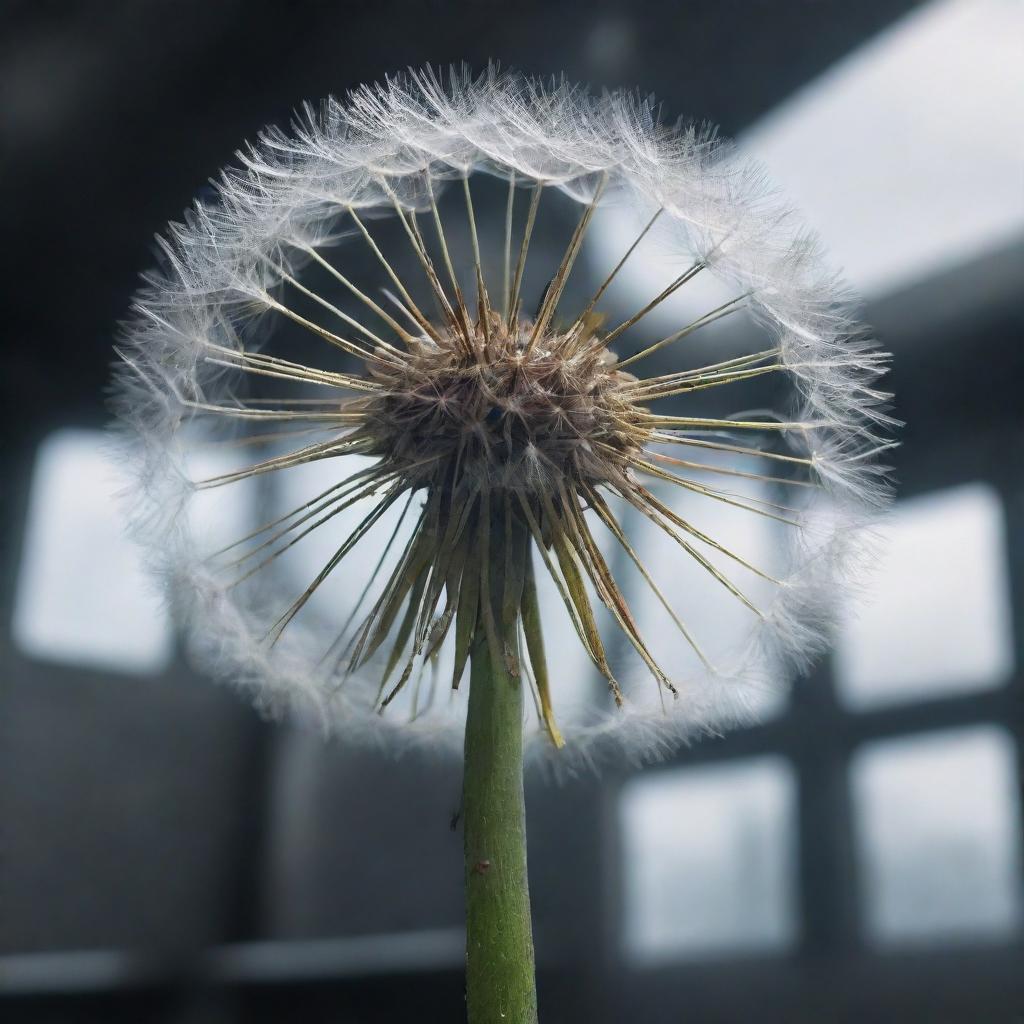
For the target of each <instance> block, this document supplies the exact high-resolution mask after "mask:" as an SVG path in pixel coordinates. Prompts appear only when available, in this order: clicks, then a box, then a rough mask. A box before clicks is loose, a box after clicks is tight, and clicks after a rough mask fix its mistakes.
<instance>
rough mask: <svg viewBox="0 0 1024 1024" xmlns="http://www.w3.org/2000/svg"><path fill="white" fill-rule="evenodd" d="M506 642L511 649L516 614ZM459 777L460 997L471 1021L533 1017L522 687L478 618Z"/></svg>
mask: <svg viewBox="0 0 1024 1024" xmlns="http://www.w3.org/2000/svg"><path fill="white" fill-rule="evenodd" d="M499 630H500V631H501V632H503V633H504V638H503V639H504V642H505V644H506V645H507V647H508V649H509V650H513V651H514V650H515V649H516V632H515V623H514V622H513V623H512V624H511V625H510V626H505V627H504V628H503V627H501V626H499ZM470 657H471V668H470V689H469V713H468V716H467V719H466V760H465V778H464V780H463V796H462V800H463V822H464V829H465V849H466V1003H467V1008H468V1011H469V1021H470V1024H535V1022H536V1020H537V992H536V984H535V981H534V961H533V931H532V927H531V924H530V890H529V884H528V881H527V877H526V802H525V799H524V797H523V726H522V716H523V687H522V685H521V681H520V680H519V679H517V678H515V677H514V676H512V675H511V674H510V673H509V671H508V669H507V667H506V666H505V665H504V664H502V663H501V662H500V661H498V663H497V664H495V663H494V661H493V660H492V657H491V645H489V644H488V642H487V633H486V629H485V628H484V625H483V623H482V622H481V623H480V624H479V625H478V627H477V630H476V635H475V637H474V641H473V649H472V653H471V656H470Z"/></svg>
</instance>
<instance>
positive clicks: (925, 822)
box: [852, 727, 1021, 945]
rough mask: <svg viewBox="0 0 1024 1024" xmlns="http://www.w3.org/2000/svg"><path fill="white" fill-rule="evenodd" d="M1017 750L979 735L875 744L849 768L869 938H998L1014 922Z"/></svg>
mask: <svg viewBox="0 0 1024 1024" xmlns="http://www.w3.org/2000/svg"><path fill="white" fill-rule="evenodd" d="M1015 764H1016V758H1015V752H1014V746H1013V743H1012V742H1011V740H1010V738H1009V736H1008V735H1007V734H1006V733H1005V732H1003V731H1002V730H1001V729H997V728H994V727H983V728H976V729H964V730H958V731H956V732H946V733H939V734H932V735H930V736H926V737H920V738H914V739H899V740H886V741H884V742H879V743H873V744H871V745H870V746H869V747H867V748H866V749H864V750H863V751H862V752H861V753H860V755H859V756H857V757H856V758H855V760H854V762H853V766H852V782H853V796H854V807H855V815H856V817H855V820H856V824H857V837H858V841H859V842H858V847H859V853H860V858H861V870H862V882H863V887H864V897H865V919H866V925H867V931H868V935H869V937H870V938H871V939H872V940H874V941H875V942H877V943H879V944H881V945H891V944H903V943H922V942H936V941H942V940H948V939H950V938H954V937H960V938H986V937H987V938H995V937H1000V936H1005V935H1007V934H1009V933H1011V932H1012V931H1014V930H1015V929H1017V928H1018V927H1019V925H1020V920H1021V890H1020V871H1021V843H1020V829H1021V820H1020V805H1019V801H1018V792H1017V781H1016V778H1017V776H1016V771H1015Z"/></svg>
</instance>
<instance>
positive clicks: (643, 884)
mask: <svg viewBox="0 0 1024 1024" xmlns="http://www.w3.org/2000/svg"><path fill="white" fill-rule="evenodd" d="M795 814H796V810H795V794H794V783H793V776H792V772H791V770H790V767H789V765H788V763H787V762H786V761H784V760H783V759H782V758H777V757H765V758H758V759H756V760H748V761H743V762H741V763H738V764H731V765H728V766H724V767H721V766H714V767H708V768H694V769H690V768H687V769H678V770H675V771H663V772H658V773H654V774H652V775H648V776H643V777H640V778H637V779H636V780H634V781H633V782H631V783H630V784H629V785H628V786H627V788H626V790H625V791H624V793H623V797H622V805H621V823H622V830H623V841H622V846H623V858H624V859H623V866H624V888H625V893H624V907H625V914H624V917H625V937H624V938H625V946H626V952H627V954H628V955H629V956H630V957H631V958H632V959H634V960H636V961H638V962H641V963H650V962H655V961H658V960H664V959H667V958H672V957H674V956H692V955H701V954H704V953H712V952H723V951H732V950H753V949H777V948H779V947H783V946H785V945H787V944H788V943H790V942H791V941H792V939H793V936H794V933H795V916H794V910H793V861H794V839H793V835H794V827H795Z"/></svg>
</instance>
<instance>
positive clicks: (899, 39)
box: [740, 0, 1024, 295]
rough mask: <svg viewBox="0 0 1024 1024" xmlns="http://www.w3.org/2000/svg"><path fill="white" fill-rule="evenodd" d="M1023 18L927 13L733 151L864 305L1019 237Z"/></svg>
mask: <svg viewBox="0 0 1024 1024" xmlns="http://www.w3.org/2000/svg"><path fill="white" fill-rule="evenodd" d="M1022 39H1024V5H1022V4H1020V3H1019V2H1018V0H933V2H932V3H929V4H925V5H924V6H922V7H920V8H919V9H917V10H915V11H913V12H911V13H910V14H909V15H907V16H906V17H905V18H903V19H901V20H900V21H898V22H896V23H895V24H894V25H893V26H892V27H891V28H890V29H889V30H888V31H886V32H883V33H881V34H880V35H879V36H877V37H875V38H874V39H872V40H871V41H870V42H869V43H867V45H865V46H862V47H860V48H859V49H857V50H855V51H854V52H853V53H852V54H850V56H849V57H847V58H846V59H845V60H842V61H840V62H839V63H837V64H835V65H833V66H832V67H831V68H830V69H829V70H828V71H827V72H826V73H825V74H824V75H822V76H820V77H819V78H818V79H816V80H814V81H812V82H811V83H809V84H808V85H807V86H806V87H804V88H803V89H801V90H800V91H799V92H798V93H796V95H794V96H793V97H792V98H791V99H789V100H788V101H787V102H785V103H783V104H782V105H781V106H779V107H778V108H776V109H775V110H774V111H773V112H772V113H770V114H769V115H768V116H767V117H765V118H763V119H762V120H761V121H760V122H758V123H757V124H756V125H755V126H754V127H752V128H751V129H750V130H749V131H748V132H746V133H745V134H744V135H743V136H742V137H741V139H740V142H741V145H742V146H743V148H744V149H745V150H746V151H747V152H749V153H750V154H751V155H753V156H755V157H757V158H758V159H760V160H762V161H763V162H764V163H765V165H766V166H767V168H768V171H769V172H770V174H771V176H772V178H773V179H774V180H775V181H777V182H778V184H779V185H780V186H782V188H783V189H784V190H785V192H786V194H787V195H789V196H790V197H791V198H792V199H793V201H794V202H795V203H796V205H797V206H798V207H799V208H800V209H801V211H802V212H803V213H804V214H805V215H806V216H807V217H808V218H809V219H810V221H811V223H812V224H813V225H814V226H815V227H816V228H817V229H818V230H819V231H820V232H821V235H822V237H823V238H824V239H825V241H826V243H827V245H828V246H829V248H830V250H831V251H832V253H833V255H834V257H835V259H836V262H837V263H838V264H839V265H841V266H842V267H844V268H845V272H846V274H847V276H848V277H849V279H850V281H851V283H852V284H853V285H854V286H855V287H857V288H858V289H859V290H860V291H861V292H862V293H864V294H865V295H881V294H884V293H886V292H890V291H893V290H895V289H897V288H899V287H901V286H904V285H906V284H909V283H910V282H912V281H916V280H921V279H923V278H925V277H929V276H931V275H933V274H936V273H939V272H941V271H944V270H947V269H951V268H953V267H955V266H957V265H960V264H963V263H966V262H969V261H970V260H971V259H972V258H975V257H977V256H980V255H982V254H984V253H985V252H988V251H991V250H994V249H997V248H999V247H1001V246H1002V245H1005V244H1006V243H1008V242H1010V241H1012V240H1013V239H1014V238H1016V237H1018V236H1019V235H1020V234H1021V232H1022V231H1024V194H1022V192H1021V156H1022V148H1021V140H1020V126H1021V124H1022V123H1024V46H1022V43H1021V41H1022Z"/></svg>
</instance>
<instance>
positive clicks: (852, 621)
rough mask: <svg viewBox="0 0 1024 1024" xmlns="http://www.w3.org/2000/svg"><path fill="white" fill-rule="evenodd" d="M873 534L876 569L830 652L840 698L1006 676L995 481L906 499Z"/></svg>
mask: <svg viewBox="0 0 1024 1024" xmlns="http://www.w3.org/2000/svg"><path fill="white" fill-rule="evenodd" d="M880 532H881V533H882V537H881V538H880V547H879V550H880V555H881V566H880V571H879V572H878V573H877V575H876V576H875V577H874V578H873V579H872V581H871V586H870V591H869V593H868V594H867V596H866V597H865V599H864V600H863V601H860V602H858V603H857V606H856V607H855V608H854V609H852V610H851V615H850V617H849V621H848V622H847V625H846V627H845V629H844V631H843V633H842V636H841V638H840V643H839V646H838V650H837V659H836V674H837V679H838V683H839V688H840V692H841V695H842V697H843V699H844V701H846V702H847V703H848V704H849V706H850V707H852V708H855V709H860V708H868V707H876V706H878V705H881V704H884V703H891V702H894V701H906V700H910V699H912V698H921V697H933V696H937V695H941V694H943V693H950V692H960V691H964V690H975V689H982V688H985V687H989V686H993V685H998V684H1000V683H1003V682H1005V680H1006V679H1007V678H1008V676H1009V675H1010V673H1011V671H1012V668H1013V634H1012V629H1011V625H1010V598H1009V582H1008V579H1007V568H1006V542H1005V538H1004V528H1003V508H1002V505H1001V503H1000V501H999V498H998V496H997V495H996V493H995V492H994V491H993V490H992V488H991V487H988V486H985V485H982V484H971V485H967V486H963V487H956V488H952V489H950V490H946V491H942V492H940V493H939V494H937V495H932V496H928V497H924V498H918V499H916V500H914V501H908V502H906V503H904V504H903V505H902V506H901V508H900V509H899V510H898V511H897V512H896V513H895V514H894V515H893V516H892V518H891V520H890V521H889V522H887V524H886V525H885V526H884V528H883V529H882V530H881V531H880ZM950 580H956V586H950V585H949V581H950Z"/></svg>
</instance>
